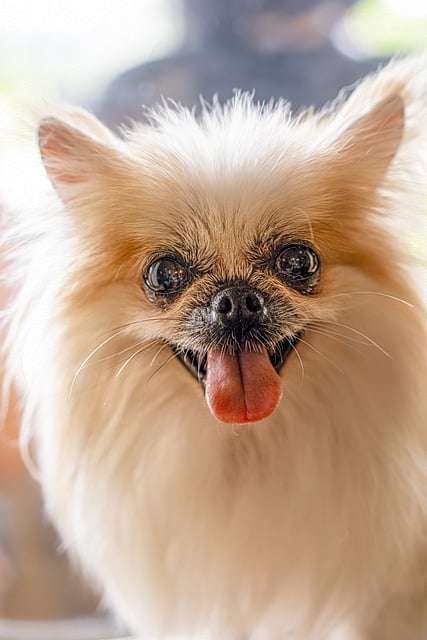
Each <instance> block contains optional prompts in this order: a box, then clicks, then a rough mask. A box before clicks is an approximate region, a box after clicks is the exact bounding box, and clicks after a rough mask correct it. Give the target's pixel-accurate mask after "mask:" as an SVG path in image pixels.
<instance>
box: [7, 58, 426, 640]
mask: <svg viewBox="0 0 427 640" xmlns="http://www.w3.org/2000/svg"><path fill="white" fill-rule="evenodd" d="M426 62H427V58H426V57H425V55H424V54H418V55H415V56H410V57H408V58H403V59H400V60H394V61H392V62H391V63H389V64H388V65H387V66H386V67H385V68H384V69H382V70H381V71H379V72H378V73H376V74H373V75H372V76H369V77H368V78H366V79H365V80H363V81H362V82H361V83H360V84H359V85H358V86H357V87H356V88H355V89H354V91H352V93H351V94H350V95H349V96H348V95H347V96H343V97H341V98H339V99H337V101H335V102H334V103H332V104H330V105H327V106H326V107H325V108H324V109H323V110H321V111H320V112H319V113H314V112H313V111H312V110H307V111H305V112H303V113H300V114H297V115H292V113H291V110H290V107H289V105H287V104H286V102H284V101H279V102H276V103H274V104H268V105H258V104H256V102H255V101H254V100H253V98H252V97H251V96H248V95H247V94H236V95H235V96H234V98H233V99H231V101H230V102H229V103H227V104H226V105H225V106H223V107H222V106H220V105H219V104H215V103H214V104H213V105H212V106H211V107H209V106H206V105H205V106H203V107H202V108H201V110H200V113H196V115H195V113H194V112H193V111H190V110H188V109H186V108H181V107H176V106H168V105H167V104H166V106H163V107H159V108H158V109H157V110H155V111H154V112H152V114H151V117H150V122H149V123H147V122H146V123H144V124H135V125H134V126H132V127H131V128H129V129H124V130H123V136H122V137H118V136H115V135H113V133H111V132H110V131H109V130H108V129H107V128H106V127H104V126H103V125H102V124H101V123H100V122H99V121H97V120H96V119H95V118H94V117H93V116H91V115H90V114H89V113H87V112H85V111H83V110H81V109H73V108H67V109H64V110H62V111H60V112H58V113H56V112H55V113H53V115H52V114H51V115H49V116H47V117H45V118H43V119H42V120H41V122H40V125H39V128H38V143H39V148H40V154H41V159H42V161H43V164H44V167H45V170H46V172H47V175H48V177H49V179H50V181H51V183H52V185H53V187H54V189H51V193H49V194H48V200H49V202H48V203H47V204H46V207H45V208H44V209H43V211H42V212H40V215H39V216H36V217H34V216H24V217H23V220H20V222H19V223H17V227H19V232H17V235H18V237H19V234H21V236H22V234H23V236H22V238H23V239H21V241H20V242H17V248H16V251H15V254H16V255H15V259H14V264H13V274H15V275H16V277H17V280H18V281H19V283H20V284H19V286H18V289H17V294H16V297H15V300H14V303H13V305H12V308H11V312H10V316H11V319H10V328H9V336H8V341H7V346H8V353H9V356H8V357H9V371H10V376H11V377H12V378H13V379H14V381H15V383H16V384H17V385H18V386H19V388H20V389H21V392H22V397H23V407H24V418H23V434H22V438H23V442H24V444H25V443H26V444H27V445H28V444H29V443H31V446H33V447H34V448H35V452H34V455H35V458H36V462H37V474H38V477H39V480H40V482H41V485H42V488H43V493H44V497H45V501H46V509H47V512H48V514H49V515H50V517H51V518H52V519H53V521H54V522H55V524H56V526H57V527H58V529H59V531H60V533H61V536H62V539H63V541H64V545H65V547H66V548H67V549H68V550H69V552H70V554H71V555H72V557H74V558H75V560H76V562H78V563H79V564H80V565H81V566H82V568H83V570H84V572H85V573H86V575H88V576H89V578H90V579H91V580H92V581H93V582H94V584H95V585H97V586H98V587H99V589H100V590H101V591H102V593H103V594H104V599H105V602H106V603H107V605H108V606H111V607H112V608H113V609H114V610H115V611H116V612H117V613H118V615H119V616H120V617H121V618H122V619H123V620H124V621H125V622H126V624H127V625H128V627H129V629H130V630H131V631H133V632H134V633H137V634H153V636H154V635H155V637H156V638H170V637H175V635H176V634H181V635H182V636H183V637H185V638H186V639H189V638H215V639H218V638H221V639H222V638H224V639H228V638H230V639H243V638H245V639H246V638H250V639H251V640H276V639H277V640H283V639H284V638H292V640H308V639H310V640H326V639H328V640H329V639H330V638H334V639H336V638H340V639H341V638H351V639H352V640H403V639H404V640H421V639H422V638H423V637H426V636H425V635H424V634H426V605H427V601H426V593H427V590H426V579H427V573H426V572H427V424H426V415H427V411H426V410H427V394H426V392H425V381H426V374H427V359H426V346H427V345H426V343H427V334H426V316H425V309H424V303H423V300H422V295H421V292H420V286H419V281H418V280H417V277H416V275H415V274H416V267H415V264H414V262H413V259H412V256H411V252H410V249H409V248H408V245H407V243H406V242H405V240H404V238H403V235H402V233H400V232H396V230H395V228H394V227H393V224H391V221H392V220H393V218H397V219H398V218H399V217H400V218H402V217H405V216H407V215H409V214H412V213H413V212H414V211H415V209H416V208H417V207H418V209H419V210H421V209H420V208H422V207H423V206H425V202H426V201H425V199H424V200H423V187H424V193H425V186H426V179H425V178H426V161H425V158H426V146H427V134H426V131H427V72H426V69H427V64H426ZM144 637H145V636H144Z"/></svg>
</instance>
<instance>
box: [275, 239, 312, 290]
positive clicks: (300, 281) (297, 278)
mask: <svg viewBox="0 0 427 640" xmlns="http://www.w3.org/2000/svg"><path fill="white" fill-rule="evenodd" d="M276 268H277V270H278V272H279V273H280V275H281V276H282V278H283V279H284V280H285V281H286V283H287V284H289V286H291V287H292V288H294V289H298V290H299V291H301V292H302V293H311V290H312V289H313V286H314V284H316V283H317V276H318V274H319V270H320V259H319V256H318V255H317V253H316V252H315V251H314V250H313V249H312V248H311V247H307V246H305V245H300V244H291V245H289V246H287V247H285V249H283V250H282V251H281V252H280V253H279V255H278V257H277V260H276ZM315 281H316V282H315Z"/></svg>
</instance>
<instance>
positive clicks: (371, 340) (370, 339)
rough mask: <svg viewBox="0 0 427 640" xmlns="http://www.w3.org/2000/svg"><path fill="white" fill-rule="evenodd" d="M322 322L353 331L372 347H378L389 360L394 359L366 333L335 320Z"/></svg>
mask: <svg viewBox="0 0 427 640" xmlns="http://www.w3.org/2000/svg"><path fill="white" fill-rule="evenodd" d="M322 322H324V323H325V324H332V325H335V326H337V327H342V328H343V329H348V330H349V331H353V332H354V333H355V334H356V335H358V336H361V337H362V338H365V340H367V341H368V342H369V343H370V344H371V345H372V346H374V347H376V348H377V349H378V350H379V351H381V353H383V354H384V355H385V356H387V357H388V358H392V356H391V355H390V354H389V353H388V352H387V351H386V350H385V349H383V347H382V346H381V345H379V344H378V343H377V342H375V340H373V339H372V338H370V337H369V336H368V335H366V333H363V332H362V331H359V330H358V329H355V328H354V327H350V326H349V325H346V324H343V323H342V322H335V321H333V320H322Z"/></svg>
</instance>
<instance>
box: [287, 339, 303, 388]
mask: <svg viewBox="0 0 427 640" xmlns="http://www.w3.org/2000/svg"><path fill="white" fill-rule="evenodd" d="M289 344H290V345H291V348H292V350H293V351H294V353H295V355H296V357H297V358H298V362H299V365H300V368H301V387H302V386H303V384H304V378H305V369H304V363H303V361H302V358H301V356H300V354H299V352H298V349H297V347H298V343H297V344H296V345H295V344H292V342H290V343H289Z"/></svg>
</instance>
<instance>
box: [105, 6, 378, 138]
mask: <svg viewBox="0 0 427 640" xmlns="http://www.w3.org/2000/svg"><path fill="white" fill-rule="evenodd" d="M352 4H354V1H353V0H334V1H327V0H215V1H213V0H182V4H181V5H180V6H181V10H182V12H183V13H182V14H183V17H184V22H185V39H184V44H183V46H182V48H181V49H180V50H179V51H177V52H176V53H175V54H174V55H171V56H169V57H167V58H163V59H161V60H156V61H153V62H149V63H147V64H143V65H141V66H138V67H135V68H133V69H131V70H129V71H126V72H125V73H123V74H121V75H120V76H118V77H117V78H116V79H115V80H113V82H112V83H111V85H110V86H109V87H108V88H107V90H106V92H105V95H104V96H103V97H102V99H101V101H100V103H99V105H98V109H97V113H98V115H99V116H100V117H101V119H103V120H104V121H105V122H106V123H107V124H109V125H110V126H114V125H117V124H119V123H121V122H126V121H128V120H129V119H130V118H131V119H137V120H139V119H141V117H142V114H143V110H142V105H147V106H151V105H153V104H155V103H157V102H159V101H160V100H161V99H162V97H165V98H172V99H173V100H175V101H176V102H179V103H181V104H184V105H187V106H193V105H195V104H197V103H199V99H200V96H201V95H202V96H203V97H204V98H205V99H207V100H208V101H210V100H211V99H212V97H213V96H214V95H215V94H217V95H218V98H219V101H220V102H224V101H225V100H226V99H228V98H229V97H230V96H232V94H233V91H234V90H235V89H243V90H246V91H253V90H255V95H256V98H257V99H258V100H260V101H264V100H269V99H271V98H272V97H273V98H279V97H284V98H286V99H287V100H289V101H290V102H291V104H292V106H293V109H294V111H295V110H297V109H299V108H300V107H302V106H309V105H315V106H321V105H323V104H324V103H325V102H327V101H329V100H331V99H333V98H334V97H335V96H336V95H337V93H338V92H339V90H340V89H341V88H342V87H345V86H348V85H351V84H353V83H354V82H355V81H356V80H358V79H359V78H361V77H363V76H364V75H366V73H368V72H369V71H371V70H373V69H375V68H376V67H377V66H378V64H379V62H380V61H379V60H369V61H368V60H363V61H362V60H356V59H352V58H350V57H347V56H345V55H343V54H342V53H341V52H340V51H339V50H338V49H337V48H336V47H335V46H334V44H333V42H332V39H331V33H332V30H333V28H334V26H335V25H336V24H337V23H338V21H339V20H340V19H341V18H342V17H343V15H344V13H345V12H346V10H347V9H348V8H349V7H350V6H351V5H352Z"/></svg>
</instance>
